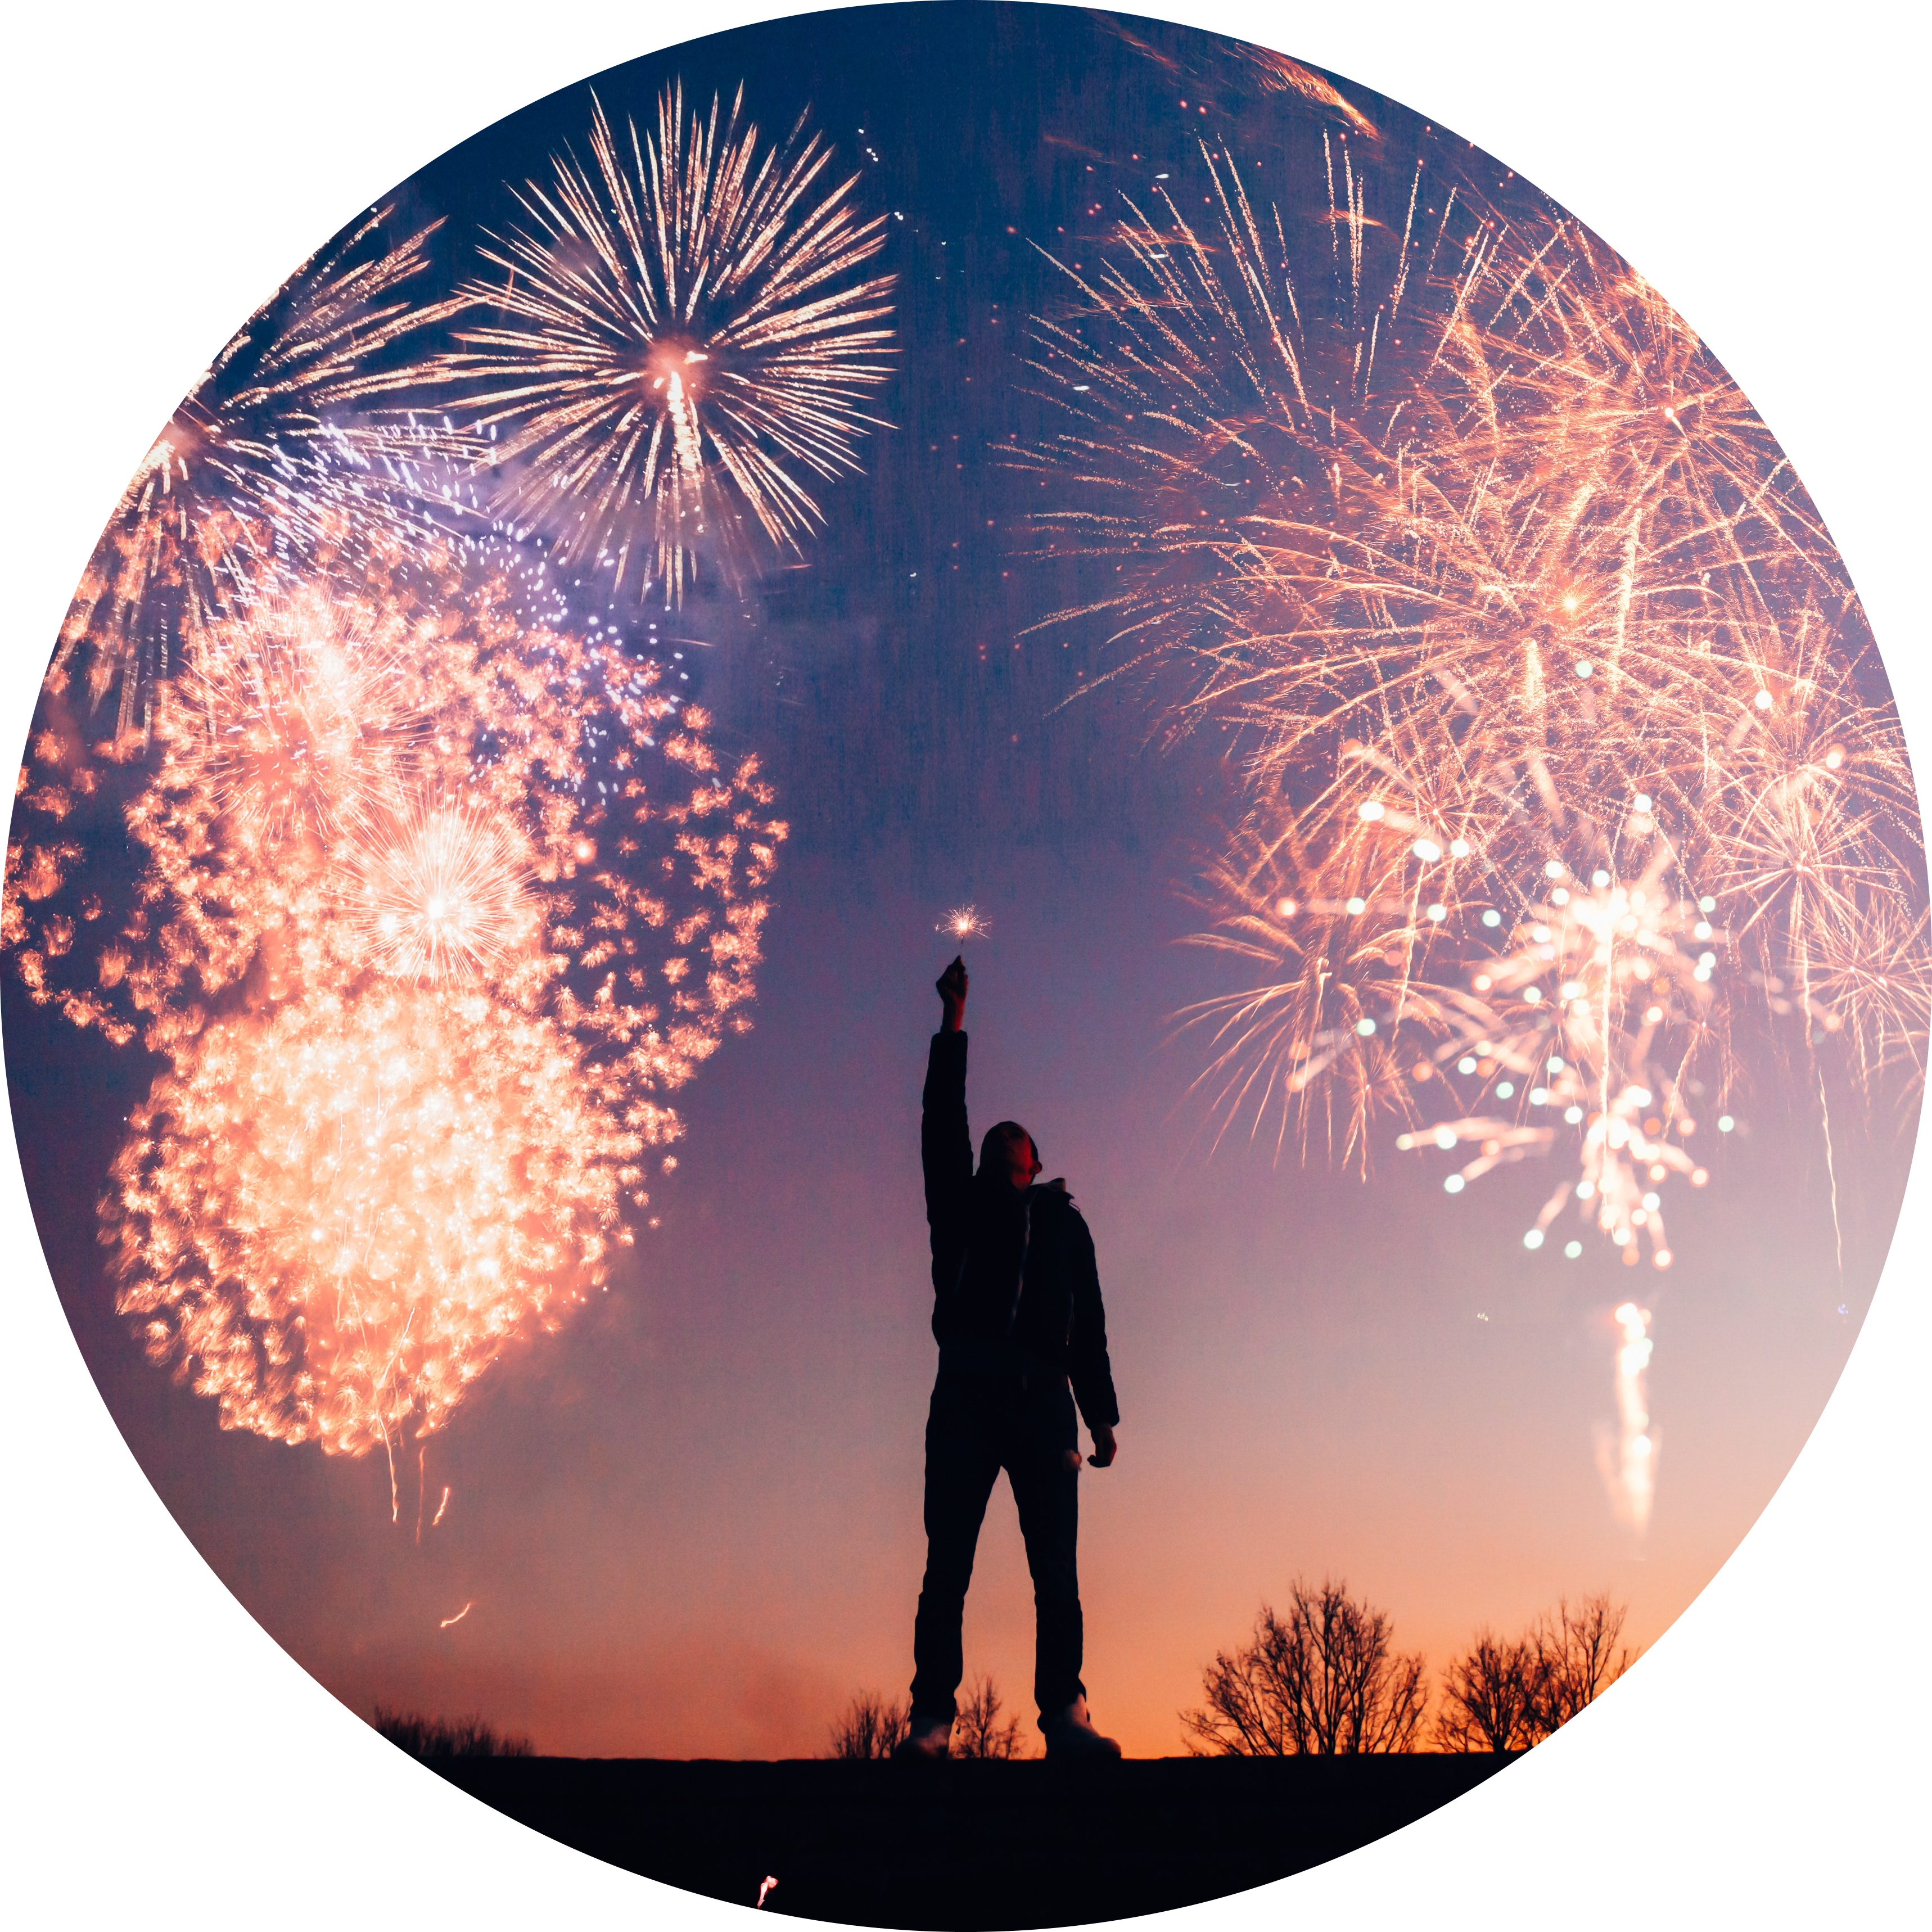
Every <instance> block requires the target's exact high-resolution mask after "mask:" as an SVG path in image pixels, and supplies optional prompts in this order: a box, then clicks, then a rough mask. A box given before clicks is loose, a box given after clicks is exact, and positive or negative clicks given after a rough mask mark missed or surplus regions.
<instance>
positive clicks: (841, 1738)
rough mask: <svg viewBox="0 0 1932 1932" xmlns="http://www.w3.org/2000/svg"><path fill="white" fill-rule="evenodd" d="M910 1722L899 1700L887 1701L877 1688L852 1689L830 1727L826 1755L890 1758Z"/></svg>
mask: <svg viewBox="0 0 1932 1932" xmlns="http://www.w3.org/2000/svg"><path fill="white" fill-rule="evenodd" d="M911 1721H912V1713H911V1712H910V1709H909V1708H908V1707H907V1705H905V1704H904V1703H889V1702H888V1701H887V1700H886V1698H885V1697H883V1695H881V1694H880V1693H879V1692H878V1691H857V1692H856V1693H855V1694H853V1699H852V1701H851V1703H849V1704H847V1706H845V1709H844V1711H843V1712H841V1713H840V1714H839V1715H838V1718H836V1719H835V1720H834V1721H833V1724H832V1748H831V1749H830V1751H828V1752H826V1756H827V1757H842V1758H877V1757H891V1756H892V1751H893V1748H894V1747H895V1746H896V1745H898V1742H899V1740H900V1739H901V1738H903V1737H904V1736H905V1734H906V1732H907V1729H908V1728H909V1727H910V1724H911Z"/></svg>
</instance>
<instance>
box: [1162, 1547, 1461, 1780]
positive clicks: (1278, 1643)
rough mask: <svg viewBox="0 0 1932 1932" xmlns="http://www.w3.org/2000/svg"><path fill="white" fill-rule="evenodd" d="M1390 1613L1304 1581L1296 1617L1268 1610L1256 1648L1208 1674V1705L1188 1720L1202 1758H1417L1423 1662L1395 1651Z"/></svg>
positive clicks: (1293, 1599)
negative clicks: (1396, 1754)
mask: <svg viewBox="0 0 1932 1932" xmlns="http://www.w3.org/2000/svg"><path fill="white" fill-rule="evenodd" d="M1391 1635H1392V1626H1391V1623H1390V1621H1389V1619H1388V1615H1387V1613H1385V1612H1384V1611H1382V1610H1376V1609H1375V1608H1374V1607H1373V1606H1372V1605H1370V1604H1369V1603H1367V1601H1361V1602H1358V1601H1355V1599H1354V1598H1351V1597H1350V1596H1349V1587H1348V1586H1347V1584H1346V1583H1337V1582H1335V1581H1333V1580H1330V1579H1328V1578H1324V1579H1323V1580H1322V1585H1321V1586H1320V1588H1319V1589H1312V1588H1311V1587H1310V1586H1309V1585H1308V1584H1307V1583H1304V1582H1303V1581H1302V1580H1301V1579H1300V1578H1297V1579H1296V1580H1295V1585H1294V1587H1293V1589H1292V1592H1291V1593H1290V1596H1289V1610H1288V1614H1287V1616H1286V1617H1279V1616H1277V1615H1276V1614H1275V1613H1274V1610H1273V1609H1272V1608H1271V1607H1270V1606H1269V1605H1268V1604H1263V1605H1262V1610H1261V1614H1260V1616H1259V1617H1258V1618H1256V1620H1255V1634H1254V1641H1253V1643H1250V1644H1248V1645H1247V1646H1244V1648H1243V1649H1240V1650H1238V1651H1235V1652H1232V1653H1230V1652H1227V1651H1225V1650H1224V1651H1220V1652H1217V1653H1216V1655H1215V1658H1214V1662H1213V1663H1212V1664H1210V1665H1209V1666H1208V1669H1207V1670H1206V1671H1205V1672H1204V1673H1202V1692H1203V1694H1204V1695H1205V1698H1206V1700H1207V1701H1206V1703H1205V1706H1204V1707H1203V1708H1202V1709H1198V1710H1194V1711H1184V1712H1182V1713H1181V1723H1182V1724H1184V1726H1185V1727H1187V1730H1189V1731H1190V1732H1192V1733H1193V1741H1190V1744H1189V1746H1188V1748H1189V1750H1190V1751H1192V1752H1193V1753H1194V1754H1195V1755H1196V1757H1211V1756H1217V1755H1218V1756H1221V1757H1293V1756H1295V1755H1297V1754H1320V1755H1324V1756H1328V1757H1337V1756H1353V1755H1355V1754H1360V1753H1368V1752H1385V1751H1413V1750H1415V1745H1416V1736H1417V1733H1418V1732H1419V1731H1420V1730H1421V1727H1422V1721H1423V1718H1424V1713H1425V1712H1426V1711H1427V1708H1428V1701H1429V1698H1428V1692H1427V1688H1425V1685H1424V1681H1423V1667H1422V1659H1421V1658H1420V1657H1419V1656H1415V1655H1404V1654H1402V1653H1400V1652H1397V1651H1395V1650H1394V1649H1392V1648H1391V1641H1390V1640H1391Z"/></svg>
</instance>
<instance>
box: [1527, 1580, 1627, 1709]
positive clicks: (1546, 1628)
mask: <svg viewBox="0 0 1932 1932" xmlns="http://www.w3.org/2000/svg"><path fill="white" fill-rule="evenodd" d="M1627 1615H1628V1606H1627V1605H1625V1604H1613V1603H1612V1602H1611V1601H1610V1592H1608V1591H1607V1590H1599V1591H1598V1592H1597V1593H1596V1595H1595V1596H1592V1597H1586V1598H1584V1599H1583V1601H1582V1602H1581V1603H1580V1604H1578V1605H1577V1607H1576V1608H1575V1609H1574V1610H1572V1609H1571V1607H1570V1604H1569V1601H1568V1598H1559V1599H1558V1600H1557V1604H1556V1614H1555V1616H1550V1615H1549V1614H1547V1613H1545V1614H1544V1616H1541V1617H1539V1618H1538V1619H1537V1622H1536V1627H1535V1629H1534V1630H1533V1631H1532V1632H1531V1634H1530V1638H1529V1641H1530V1642H1531V1643H1532V1645H1533V1646H1535V1652H1536V1677H1537V1687H1536V1706H1535V1724H1536V1730H1537V1735H1538V1737H1539V1738H1547V1737H1548V1736H1550V1733H1551V1732H1553V1730H1556V1728H1557V1727H1558V1726H1559V1725H1560V1724H1568V1722H1569V1721H1570V1720H1571V1718H1574V1716H1575V1715H1577V1712H1579V1711H1580V1710H1582V1709H1583V1707H1584V1706H1585V1705H1586V1704H1589V1703H1594V1702H1595V1700H1596V1699H1597V1697H1598V1696H1599V1695H1600V1694H1601V1693H1602V1692H1604V1691H1606V1690H1607V1689H1608V1688H1610V1685H1613V1684H1614V1683H1615V1682H1616V1681H1617V1679H1619V1677H1621V1676H1622V1675H1623V1674H1624V1673H1625V1671H1626V1670H1628V1669H1629V1668H1630V1667H1631V1665H1632V1664H1634V1663H1635V1662H1636V1661H1637V1653H1635V1652H1633V1651H1632V1650H1631V1649H1630V1648H1629V1646H1628V1645H1625V1646H1623V1647H1622V1648H1621V1649H1620V1648H1619V1646H1618V1643H1617V1640H1618V1639H1619V1637H1622V1635H1623V1631H1624V1619H1625V1616H1627Z"/></svg>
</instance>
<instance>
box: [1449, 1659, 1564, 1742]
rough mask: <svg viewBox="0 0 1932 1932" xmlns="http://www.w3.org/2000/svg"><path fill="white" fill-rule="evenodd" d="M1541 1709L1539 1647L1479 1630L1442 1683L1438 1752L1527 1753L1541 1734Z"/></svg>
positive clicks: (1454, 1662)
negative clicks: (1511, 1641)
mask: <svg viewBox="0 0 1932 1932" xmlns="http://www.w3.org/2000/svg"><path fill="white" fill-rule="evenodd" d="M1540 1706H1541V1683H1540V1680H1539V1678H1538V1664H1537V1653H1536V1646H1535V1645H1534V1644H1533V1643H1531V1642H1530V1641H1529V1640H1527V1639H1521V1638H1520V1639H1518V1640H1517V1641H1516V1642H1515V1643H1504V1642H1503V1641H1502V1640H1501V1639H1500V1638H1499V1637H1495V1636H1493V1634H1491V1633H1490V1631H1487V1630H1481V1631H1478V1632H1477V1633H1476V1639H1475V1643H1472V1645H1471V1646H1470V1647H1469V1649H1467V1650H1466V1651H1465V1652H1463V1655H1461V1656H1460V1657H1459V1658H1456V1659H1455V1660H1454V1661H1453V1662H1452V1663H1451V1664H1450V1666H1449V1668H1448V1671H1447V1672H1446V1673H1445V1674H1444V1676H1443V1679H1442V1708H1441V1709H1440V1710H1439V1711H1438V1712H1437V1713H1436V1749H1437V1750H1438V1751H1527V1750H1528V1749H1529V1747H1530V1746H1531V1745H1533V1744H1535V1742H1536V1741H1537V1739H1538V1735H1539V1733H1538V1730H1537V1713H1538V1709H1540Z"/></svg>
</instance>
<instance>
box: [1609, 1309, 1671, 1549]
mask: <svg viewBox="0 0 1932 1932" xmlns="http://www.w3.org/2000/svg"><path fill="white" fill-rule="evenodd" d="M1650 1319H1651V1318H1650V1310H1649V1309H1647V1308H1640V1307H1637V1304H1636V1303H1635V1302H1634V1301H1626V1302H1625V1303H1624V1304H1622V1306H1621V1307H1619V1308H1618V1310H1616V1323H1617V1325H1618V1328H1619V1329H1620V1330H1621V1331H1622V1337H1623V1339H1622V1341H1621V1342H1620V1343H1619V1345H1618V1348H1617V1375H1616V1382H1617V1418H1618V1430H1619V1433H1618V1438H1617V1440H1616V1443H1615V1444H1614V1445H1613V1443H1612V1442H1611V1440H1610V1436H1609V1434H1608V1433H1607V1431H1606V1432H1604V1433H1601V1434H1600V1435H1599V1436H1598V1444H1597V1460H1598V1466H1599V1467H1600V1468H1601V1470H1602V1472H1603V1476H1604V1483H1605V1484H1606V1485H1607V1487H1608V1488H1609V1490H1610V1504H1611V1507H1612V1508H1613V1509H1614V1510H1615V1511H1616V1517H1617V1520H1618V1521H1619V1523H1622V1524H1624V1525H1625V1526H1626V1527H1627V1528H1628V1529H1632V1530H1634V1531H1635V1532H1637V1534H1638V1535H1643V1531H1644V1529H1645V1527H1646V1526H1647V1525H1648V1524H1649V1521H1650V1510H1651V1504H1652V1500H1653V1499H1654V1498H1655V1494H1656V1490H1657V1457H1658V1438H1657V1432H1656V1431H1655V1430H1654V1429H1653V1428H1652V1427H1651V1421H1650V1410H1649V1396H1648V1394H1647V1391H1646V1380H1647V1378H1648V1375H1649V1368H1650V1355H1651V1340H1650Z"/></svg>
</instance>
